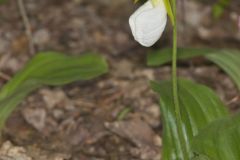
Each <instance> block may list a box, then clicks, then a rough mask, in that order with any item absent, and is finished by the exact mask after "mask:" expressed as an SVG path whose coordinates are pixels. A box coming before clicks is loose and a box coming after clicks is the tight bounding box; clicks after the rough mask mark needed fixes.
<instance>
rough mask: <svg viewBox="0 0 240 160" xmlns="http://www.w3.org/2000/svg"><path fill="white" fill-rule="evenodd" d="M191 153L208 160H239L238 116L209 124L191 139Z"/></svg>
mask: <svg viewBox="0 0 240 160" xmlns="http://www.w3.org/2000/svg"><path fill="white" fill-rule="evenodd" d="M192 148H193V151H194V152H195V153H196V154H200V155H205V156H207V157H209V159H210V160H239V159H240V114H238V115H235V116H233V117H228V118H224V119H221V120H218V121H215V122H213V123H211V124H210V125H209V126H208V127H206V128H205V129H203V130H201V131H200V133H199V135H197V136H196V137H194V138H193V142H192Z"/></svg>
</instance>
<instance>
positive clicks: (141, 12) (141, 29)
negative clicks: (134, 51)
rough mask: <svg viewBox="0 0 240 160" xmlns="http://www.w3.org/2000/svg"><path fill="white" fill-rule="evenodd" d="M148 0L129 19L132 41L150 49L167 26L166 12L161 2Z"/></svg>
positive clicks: (161, 0) (159, 0)
mask: <svg viewBox="0 0 240 160" xmlns="http://www.w3.org/2000/svg"><path fill="white" fill-rule="evenodd" d="M156 1H157V4H156V3H155V4H153V1H151V0H148V1H147V2H146V3H145V4H143V5H142V6H141V7H140V8H139V9H138V10H137V11H135V12H134V13H133V14H132V15H131V17H130V18H129V24H130V28H131V30H132V34H133V36H134V39H135V40H136V41H138V42H139V43H140V44H141V45H143V46H145V47H150V46H152V45H153V44H154V43H156V42H157V41H158V40H159V38H160V37H161V35H162V33H163V31H164V29H165V27H166V24H167V11H166V7H165V5H164V2H163V0H155V1H154V2H156Z"/></svg>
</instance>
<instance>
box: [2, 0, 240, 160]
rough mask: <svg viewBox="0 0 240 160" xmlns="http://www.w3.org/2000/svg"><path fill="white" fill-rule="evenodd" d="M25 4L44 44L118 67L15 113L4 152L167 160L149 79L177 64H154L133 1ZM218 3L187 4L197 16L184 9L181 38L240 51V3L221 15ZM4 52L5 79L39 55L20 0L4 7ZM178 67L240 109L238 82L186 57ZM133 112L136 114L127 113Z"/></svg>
mask: <svg viewBox="0 0 240 160" xmlns="http://www.w3.org/2000/svg"><path fill="white" fill-rule="evenodd" d="M25 5H26V7H27V11H28V13H29V14H28V16H29V18H30V21H31V25H32V30H33V41H34V44H35V47H36V49H37V50H38V51H48V50H54V51H61V52H64V53H68V54H73V55H78V54H81V53H83V52H85V51H94V52H99V53H101V54H102V55H104V56H105V57H106V58H107V59H108V61H109V63H110V66H111V69H110V73H109V74H107V75H105V76H103V77H101V78H98V79H96V80H93V81H90V82H78V83H74V84H71V85H68V86H65V87H62V88H48V87H46V88H42V89H40V90H39V91H37V92H35V93H34V94H32V95H31V96H29V97H28V98H27V99H26V100H25V101H24V102H23V103H22V104H21V105H20V106H19V107H18V110H17V111H16V112H14V114H13V115H12V116H11V117H10V118H9V120H8V123H7V125H6V127H5V129H4V134H3V136H2V137H3V141H2V142H3V144H2V147H1V149H0V159H3V160H15V159H17V158H18V160H32V159H36V160H46V159H48V160H135V159H136V160H139V159H142V160H155V159H159V157H161V154H160V152H161V150H160V149H161V146H162V139H161V134H160V133H161V129H162V124H161V121H160V117H161V113H159V110H158V105H157V104H158V102H157V97H156V95H155V94H154V93H153V92H152V91H151V89H150V88H149V86H148V82H149V80H150V79H158V80H162V79H168V78H169V77H170V66H168V65H166V66H163V67H160V68H148V67H147V66H146V65H145V63H146V62H145V57H146V52H147V51H148V49H146V48H142V47H141V46H139V45H138V44H137V43H136V42H134V41H133V40H132V36H131V34H130V30H129V27H128V17H129V15H130V14H131V13H132V12H133V10H134V8H133V7H134V5H133V4H132V2H131V1H130V0H118V1H116V2H115V1H111V0H101V1H100V0H99V1H96V0H71V1H67V0H51V1H47V0H41V1H37V0H26V1H25ZM181 9H182V7H180V10H181ZM210 9H211V8H210V6H209V5H208V4H205V3H204V2H203V3H197V2H194V1H189V2H186V6H185V10H186V11H187V12H188V13H189V14H187V13H186V14H187V15H186V17H185V18H183V14H182V12H181V13H179V18H180V19H181V21H180V23H179V35H180V38H179V43H180V44H179V45H180V46H191V47H201V46H204V47H217V48H220V47H221V48H222V47H229V48H240V46H239V41H240V32H239V31H238V28H237V17H238V15H239V14H240V13H237V11H238V10H239V9H240V4H239V2H234V4H232V6H231V7H230V8H229V9H228V10H227V12H226V13H225V14H224V16H223V17H222V19H221V20H213V19H212V18H211V16H210V15H211V13H210V12H211V10H210ZM181 11H182V10H181ZM170 33H171V29H170V28H169V29H168V31H167V32H166V33H165V34H164V36H163V38H162V39H161V40H160V43H159V44H160V47H162V46H169V45H170V44H171V43H170V41H171V38H170V37H171V34H170ZM156 47H159V46H156ZM0 56H1V59H0V71H1V72H2V73H3V76H1V79H0V84H1V86H2V85H3V84H4V83H6V82H7V80H8V77H11V76H13V75H14V73H16V71H18V70H19V69H20V68H21V67H22V66H23V65H24V64H25V62H26V61H27V60H28V59H29V58H30V57H31V56H32V55H30V54H29V51H28V41H27V37H26V35H25V32H24V25H23V23H22V20H21V17H20V16H19V13H18V8H17V5H16V1H14V0H10V1H9V2H8V3H6V4H5V5H2V6H0ZM179 74H180V75H181V76H185V77H188V78H190V79H194V80H196V81H198V82H202V83H205V84H207V85H208V86H210V87H212V88H213V89H214V90H216V91H217V93H218V94H219V96H220V97H221V98H222V99H223V100H224V102H225V103H226V104H229V106H230V107H231V108H232V110H237V109H238V108H239V107H240V100H239V98H238V97H239V96H240V95H239V93H238V92H237V90H236V87H235V86H234V85H233V84H232V82H231V80H230V79H229V78H228V77H227V76H226V75H225V74H224V73H223V72H222V71H221V70H219V69H218V68H217V67H216V66H214V65H212V64H210V63H206V62H205V60H202V59H200V60H199V59H197V60H194V61H186V62H182V63H181V64H180V68H179ZM126 110H129V111H130V112H129V113H128V114H126V115H125V116H124V117H119V114H120V113H122V112H123V111H126ZM159 148H160V149H159Z"/></svg>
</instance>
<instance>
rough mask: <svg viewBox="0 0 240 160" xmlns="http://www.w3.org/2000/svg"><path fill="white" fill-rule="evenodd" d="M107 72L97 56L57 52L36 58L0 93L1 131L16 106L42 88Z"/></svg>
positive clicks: (105, 65) (90, 77)
mask: <svg viewBox="0 0 240 160" xmlns="http://www.w3.org/2000/svg"><path fill="white" fill-rule="evenodd" d="M107 70H108V66H107V63H106V61H105V59H104V58H102V57H101V56H99V55H96V54H86V55H83V56H78V57H70V56H66V55H64V54H61V53H55V52H46V53H39V54H37V55H36V56H35V57H34V58H33V59H32V60H31V61H30V62H29V63H28V64H27V65H26V66H25V68H24V69H23V70H21V71H20V72H19V73H18V74H16V75H15V76H14V77H13V79H12V80H10V81H9V82H8V83H7V84H6V85H5V86H4V87H3V88H2V89H1V91H0V128H2V127H3V125H4V122H5V120H6V118H7V117H8V116H9V115H10V113H11V112H12V111H13V110H14V109H15V107H16V105H17V104H19V103H20V102H21V101H22V100H23V98H25V97H26V96H27V95H28V94H29V93H30V92H32V91H33V90H35V89H37V88H39V87H41V86H43V85H51V86H58V85H64V84H68V83H71V82H74V81H79V80H89V79H92V78H95V77H97V76H100V75H102V74H103V73H106V72H107Z"/></svg>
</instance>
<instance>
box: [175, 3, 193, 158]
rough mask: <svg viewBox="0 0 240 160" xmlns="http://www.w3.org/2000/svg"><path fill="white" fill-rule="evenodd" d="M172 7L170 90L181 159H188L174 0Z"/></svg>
mask: <svg viewBox="0 0 240 160" xmlns="http://www.w3.org/2000/svg"><path fill="white" fill-rule="evenodd" d="M172 8H173V17H174V25H173V50H172V51H173V52H172V92H173V101H174V106H175V115H176V125H177V130H178V136H179V139H180V143H181V149H182V151H183V160H189V157H188V154H187V147H186V146H187V145H186V141H185V137H184V134H183V126H182V118H181V109H180V105H179V96H178V80H177V7H176V0H172Z"/></svg>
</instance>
